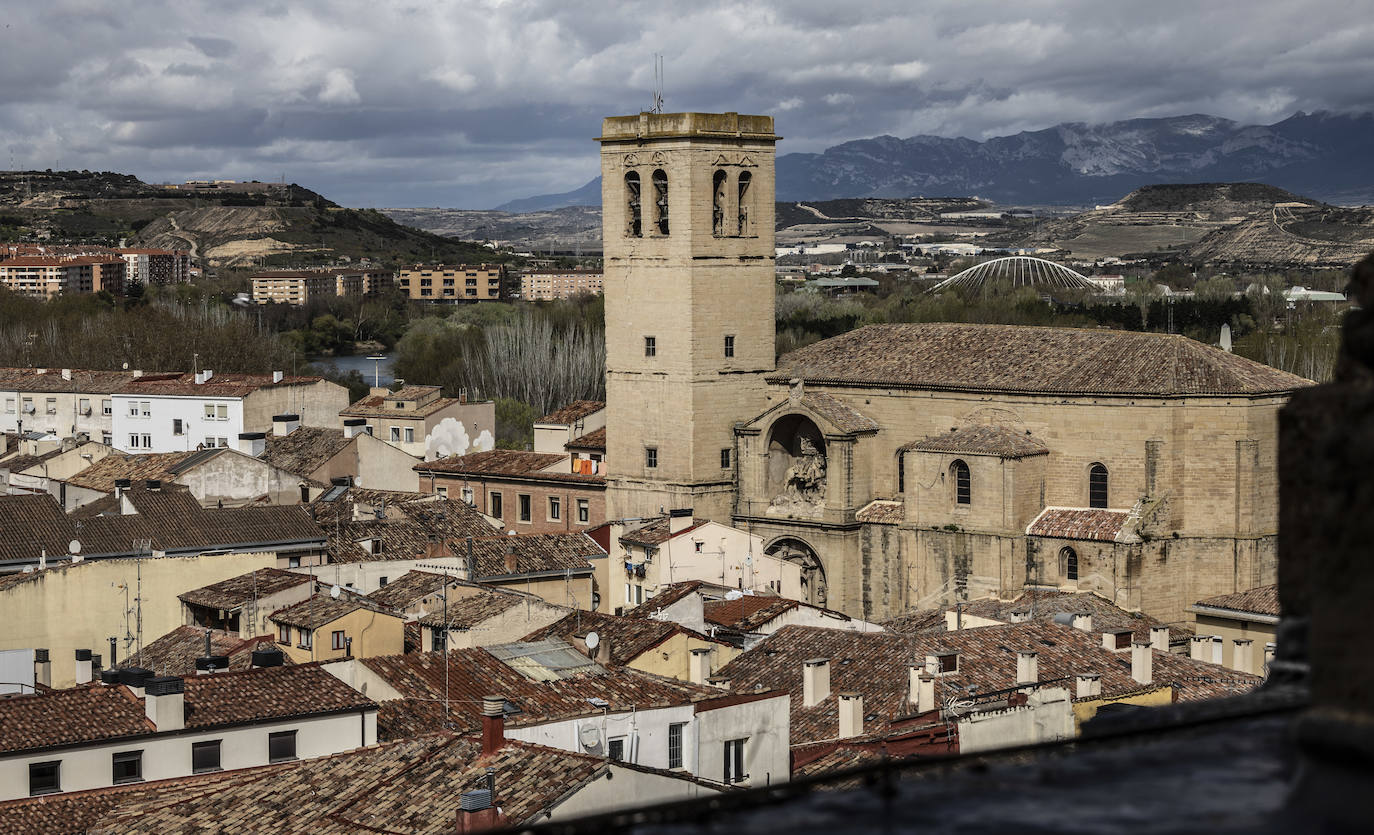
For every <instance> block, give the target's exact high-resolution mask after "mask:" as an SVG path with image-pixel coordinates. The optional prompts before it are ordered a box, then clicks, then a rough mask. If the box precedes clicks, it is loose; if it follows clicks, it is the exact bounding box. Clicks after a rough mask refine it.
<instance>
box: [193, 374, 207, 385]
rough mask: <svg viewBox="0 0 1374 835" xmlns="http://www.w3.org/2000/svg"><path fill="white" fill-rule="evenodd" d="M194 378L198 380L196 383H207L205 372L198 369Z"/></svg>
mask: <svg viewBox="0 0 1374 835" xmlns="http://www.w3.org/2000/svg"><path fill="white" fill-rule="evenodd" d="M194 379H195V381H196V385H198V386H199V385H203V384H204V383H205V372H204V371H197V372H196V376H195V378H194Z"/></svg>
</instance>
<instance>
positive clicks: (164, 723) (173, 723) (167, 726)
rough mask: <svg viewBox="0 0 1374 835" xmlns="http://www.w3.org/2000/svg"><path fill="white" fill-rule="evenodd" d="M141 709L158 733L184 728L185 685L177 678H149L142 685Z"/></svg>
mask: <svg viewBox="0 0 1374 835" xmlns="http://www.w3.org/2000/svg"><path fill="white" fill-rule="evenodd" d="M143 709H144V711H145V712H146V713H147V715H148V720H149V721H150V722H152V723H153V724H154V725H156V726H157V729H158V731H180V730H183V729H184V728H185V727H186V684H185V682H183V681H182V679H181V678H180V677H179V676H159V677H157V678H150V679H148V681H147V682H146V683H144V685H143Z"/></svg>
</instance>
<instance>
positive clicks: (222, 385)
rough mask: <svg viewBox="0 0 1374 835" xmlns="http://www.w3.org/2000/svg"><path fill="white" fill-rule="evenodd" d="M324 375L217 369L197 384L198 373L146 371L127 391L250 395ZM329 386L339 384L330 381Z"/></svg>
mask: <svg viewBox="0 0 1374 835" xmlns="http://www.w3.org/2000/svg"><path fill="white" fill-rule="evenodd" d="M324 382H325V379H324V378H323V377H316V376H304V375H302V376H285V377H282V379H281V380H273V379H272V375H271V374H226V373H220V372H216V373H215V375H214V376H212V377H211V378H210V379H209V380H207V381H206V382H204V383H199V384H197V383H196V381H195V375H194V374H185V373H182V374H145V375H143V376H142V377H139V378H138V379H136V380H131V381H130V382H129V384H128V385H127V386H125V387H124V389H123V392H122V393H123V394H130V395H138V394H163V395H173V396H176V395H181V396H189V397H247V396H248V395H250V394H252V393H253V392H255V391H257V390H259V389H265V388H276V387H280V386H305V385H314V384H315V383H324ZM329 385H336V384H335V383H329Z"/></svg>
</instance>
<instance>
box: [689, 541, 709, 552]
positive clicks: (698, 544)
mask: <svg viewBox="0 0 1374 835" xmlns="http://www.w3.org/2000/svg"><path fill="white" fill-rule="evenodd" d="M692 545H693V546H694V548H693V550H694V551H696V553H698V554H700V553H702V552H703V551H704V550H706V543H705V542H702V541H701V540H700V539H698V540H696V541H695V542H693V543H692Z"/></svg>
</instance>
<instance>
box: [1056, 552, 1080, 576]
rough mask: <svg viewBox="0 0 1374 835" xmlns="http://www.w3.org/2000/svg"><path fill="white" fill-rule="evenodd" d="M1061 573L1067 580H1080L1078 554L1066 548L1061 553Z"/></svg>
mask: <svg viewBox="0 0 1374 835" xmlns="http://www.w3.org/2000/svg"><path fill="white" fill-rule="evenodd" d="M1059 573H1060V574H1061V576H1063V578H1064V579H1065V580H1074V581H1075V582H1076V581H1077V580H1078V552H1077V551H1075V550H1074V549H1072V548H1064V549H1062V550H1060V552H1059Z"/></svg>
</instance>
